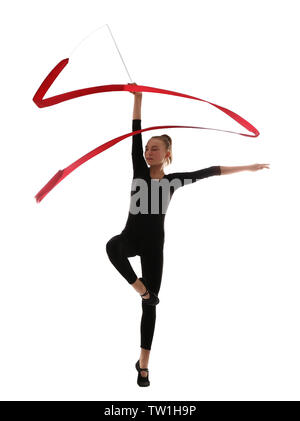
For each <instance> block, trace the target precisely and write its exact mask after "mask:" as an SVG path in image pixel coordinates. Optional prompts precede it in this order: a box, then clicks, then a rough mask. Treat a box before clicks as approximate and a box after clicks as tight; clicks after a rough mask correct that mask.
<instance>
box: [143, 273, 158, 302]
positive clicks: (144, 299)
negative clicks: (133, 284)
mask: <svg viewBox="0 0 300 421" xmlns="http://www.w3.org/2000/svg"><path fill="white" fill-rule="evenodd" d="M139 279H140V280H141V282H142V284H143V285H144V287H145V288H146V292H144V294H140V296H141V297H142V302H143V303H145V304H148V305H149V306H156V305H157V304H158V303H159V298H158V296H157V295H156V294H155V293H154V292H152V291H151V290H150V289H149V288H148V287H147V285H146V283H147V282H146V280H145V278H139ZM148 293H149V295H150V297H149V298H143V297H144V296H145V295H147V294H148Z"/></svg>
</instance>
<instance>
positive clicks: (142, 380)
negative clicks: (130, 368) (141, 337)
mask: <svg viewBox="0 0 300 421" xmlns="http://www.w3.org/2000/svg"><path fill="white" fill-rule="evenodd" d="M135 368H136V369H137V371H138V372H139V373H138V378H137V384H138V385H139V386H141V387H144V386H150V381H149V378H148V377H149V370H148V368H141V367H140V360H137V362H136V363H135ZM142 370H143V371H147V377H143V376H142V375H141V371H142Z"/></svg>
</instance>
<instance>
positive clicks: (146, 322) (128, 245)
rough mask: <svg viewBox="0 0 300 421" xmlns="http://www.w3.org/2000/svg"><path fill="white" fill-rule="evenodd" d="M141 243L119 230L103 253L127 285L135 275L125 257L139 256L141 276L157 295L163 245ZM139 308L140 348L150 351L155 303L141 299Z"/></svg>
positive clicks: (160, 276)
mask: <svg viewBox="0 0 300 421" xmlns="http://www.w3.org/2000/svg"><path fill="white" fill-rule="evenodd" d="M146 241H147V240H145V241H144V243H146ZM142 243H143V241H142V240H137V239H133V238H130V237H128V236H127V235H124V234H122V233H121V234H119V235H115V236H114V237H112V238H111V239H110V240H109V241H108V242H107V244H106V252H107V254H108V257H109V260H110V261H111V263H112V264H113V265H114V266H115V268H116V269H117V270H118V271H119V272H120V274H121V275H122V276H123V277H124V278H125V279H126V280H127V282H128V283H129V284H133V283H134V282H135V281H136V279H137V276H136V274H135V272H134V270H133V268H132V266H131V264H130V262H129V260H128V257H134V256H136V255H139V256H140V258H141V266H142V277H143V278H145V279H146V281H148V285H149V289H150V290H151V291H153V292H155V294H157V295H158V293H159V289H160V284H161V278H162V272H163V246H162V245H155V244H153V243H151V246H150V245H149V243H146V247H145V246H144V245H143V244H142ZM142 309H143V314H142V319H141V348H144V349H148V350H150V349H151V344H152V339H153V334H154V328H155V321H156V306H150V305H148V304H145V303H144V302H142Z"/></svg>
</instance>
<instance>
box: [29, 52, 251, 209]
mask: <svg viewBox="0 0 300 421" xmlns="http://www.w3.org/2000/svg"><path fill="white" fill-rule="evenodd" d="M68 62H69V59H68V58H66V59H64V60H61V61H60V62H59V63H58V64H57V65H56V66H55V67H54V68H53V69H52V70H51V72H50V73H49V74H48V76H47V77H46V78H45V80H44V81H43V82H42V84H41V86H40V87H39V89H38V90H37V92H36V93H35V95H34V97H33V101H34V103H35V104H36V105H37V106H38V107H39V108H44V107H50V106H53V105H55V104H59V103H61V102H64V101H68V100H70V99H74V98H78V97H80V96H85V95H91V94H95V93H100V92H114V91H129V92H153V93H160V94H166V95H174V96H179V97H183V98H189V99H194V100H197V101H203V102H206V103H208V104H210V105H212V106H214V107H216V108H218V109H219V110H221V111H222V112H224V113H225V114H227V115H228V116H229V117H231V118H232V119H233V120H235V121H236V122H237V123H239V124H240V125H241V126H242V127H244V128H245V129H247V130H248V131H249V132H250V133H252V134H247V133H239V132H234V131H229V130H221V129H214V128H207V127H198V126H172V125H168V126H153V127H148V128H146V129H142V130H137V131H134V132H130V133H127V134H124V135H121V136H119V137H116V138H115V139H112V140H110V141H108V142H106V143H103V144H102V145H100V146H98V147H97V148H95V149H93V150H92V151H90V152H89V153H87V154H86V155H84V156H82V157H81V158H79V159H78V160H77V161H75V162H73V164H71V165H69V166H68V167H66V168H65V169H64V170H59V171H58V172H57V173H56V174H55V175H54V177H52V178H51V180H50V181H49V182H48V183H47V184H46V185H45V186H44V187H43V188H42V189H41V190H40V191H39V192H38V193H37V194H36V196H35V199H36V201H37V202H40V201H41V200H42V199H43V198H44V197H45V196H46V195H47V194H48V193H49V191H51V190H52V189H53V188H54V187H55V186H56V185H57V184H58V183H60V182H61V181H62V180H63V179H64V178H65V177H66V176H67V175H69V174H70V173H71V172H72V171H74V170H75V169H76V168H77V167H79V166H80V165H82V164H83V163H84V162H86V161H88V160H89V159H91V158H92V157H94V156H95V155H98V154H99V153H101V152H103V151H105V150H106V149H108V148H110V147H112V146H113V145H115V144H116V143H118V142H120V141H121V140H123V139H125V138H127V137H129V136H133V135H134V134H138V133H142V132H145V131H148V130H158V129H165V128H194V129H205V130H217V131H222V132H227V133H234V134H238V135H241V136H247V137H257V136H259V131H258V130H257V129H256V128H255V127H254V126H253V125H252V124H250V123H249V122H248V121H247V120H245V119H244V118H243V117H241V116H239V115H238V114H236V113H234V112H233V111H231V110H229V109H227V108H225V107H222V106H220V105H217V104H214V103H212V102H209V101H206V100H204V99H201V98H197V97H194V96H191V95H186V94H182V93H179V92H174V91H169V90H166V89H159V88H154V87H150V86H143V85H131V84H127V85H120V84H115V85H102V86H94V87H90V88H84V89H78V90H75V91H69V92H65V93H62V94H59V95H54V96H52V97H49V98H44V97H45V95H46V93H47V91H48V90H49V88H50V87H51V85H52V84H53V82H54V81H55V79H56V78H57V77H58V76H59V74H60V73H61V72H62V71H63V69H64V68H65V67H66V65H67V64H68Z"/></svg>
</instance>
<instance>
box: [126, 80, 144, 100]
mask: <svg viewBox="0 0 300 421" xmlns="http://www.w3.org/2000/svg"><path fill="white" fill-rule="evenodd" d="M128 85H136V83H135V82H133V83H128ZM129 92H130V93H131V94H133V95H135V96H136V97H141V96H142V94H143V92H131V91H129Z"/></svg>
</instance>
